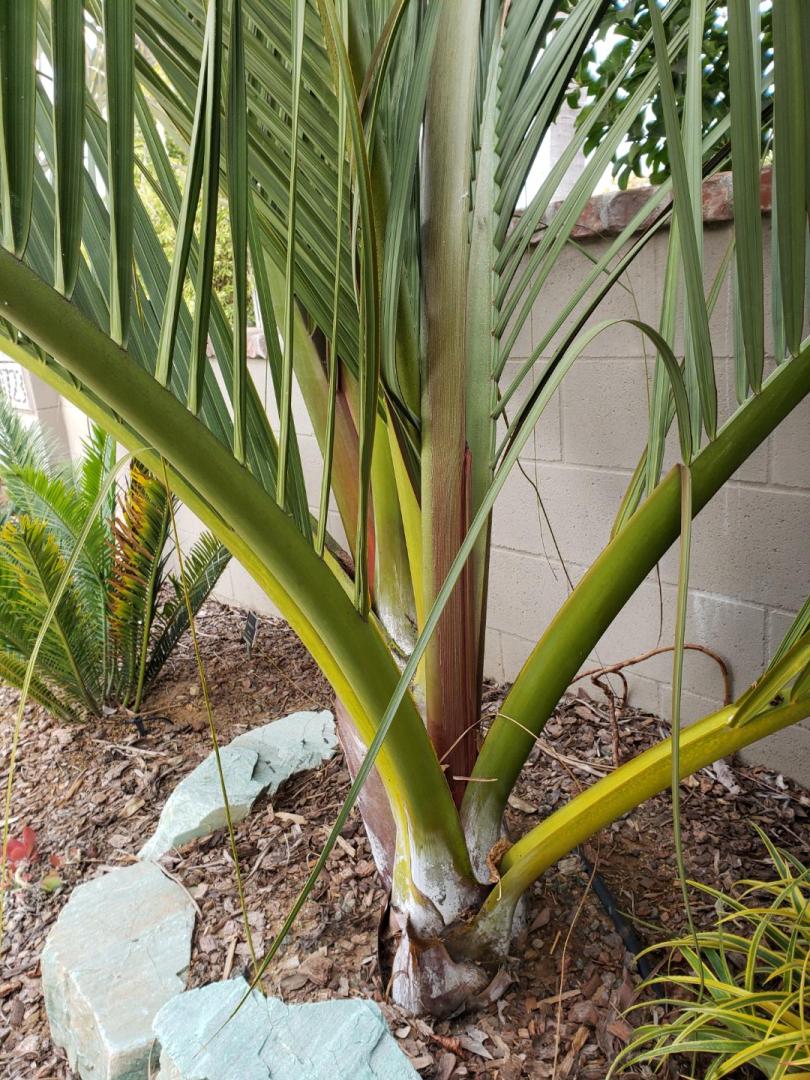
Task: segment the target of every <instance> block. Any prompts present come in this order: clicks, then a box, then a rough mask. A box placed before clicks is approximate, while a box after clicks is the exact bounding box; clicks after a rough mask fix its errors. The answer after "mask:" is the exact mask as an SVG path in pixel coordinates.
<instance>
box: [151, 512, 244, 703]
mask: <svg viewBox="0 0 810 1080" xmlns="http://www.w3.org/2000/svg"><path fill="white" fill-rule="evenodd" d="M230 557H231V556H230V552H229V551H228V549H227V548H226V547H223V545H222V544H220V543H219V541H218V540H217V539H216V538H215V537H214V536H212V535H211V533H209V532H205V533H203V534H202V536H200V538H199V539H198V540H197V542H196V544H195V545H194V547H193V548H192V549H191V551H190V552H189V553H188V555H186V556H185V558H184V561H183V569H184V572H185V574H184V576H185V585H186V589H187V590H188V598H189V602H190V604H191V610H192V612H193V613H194V614H195V615H196V613H197V612H198V611H199V609H200V607H201V606H202V605H203V604H204V603H205V601H206V600H207V598H208V596H209V595H210V593H211V590H212V589H213V588H214V586H215V585H216V583H217V581H219V578H220V576H221V574H222V571H223V570H224V569H225V567H226V566H227V565H228V560H229V559H230ZM168 580H169V582H170V583H171V586H172V590H173V595H172V597H171V598H170V599H169V600H167V601H166V603H165V604H164V605H163V607H162V608H161V609H160V611H159V612H158V614H157V615H156V617H155V631H156V634H157V636H156V637H155V640H154V642H153V644H152V648H151V650H150V653H149V661H148V663H147V666H146V680H145V687H148V686H150V685H151V683H152V682H154V680H155V679H156V678H157V676H158V675H159V674H160V672H161V669H162V668H163V665H164V664H165V663H166V661H167V660H168V658H169V656H170V655H171V653H172V651H173V649H174V647H175V645H176V644H177V642H178V641H179V640H180V638H181V637H182V635H183V634H184V633H185V632H186V630H187V629H188V609H187V607H186V601H185V597H184V595H183V589H182V585H181V582H180V581H179V580H178V578H177V577H176V576H175V575H174V574H169V575H168Z"/></svg>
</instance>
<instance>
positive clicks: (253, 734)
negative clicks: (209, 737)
mask: <svg viewBox="0 0 810 1080" xmlns="http://www.w3.org/2000/svg"><path fill="white" fill-rule="evenodd" d="M336 746H337V734H336V732H335V721H334V718H333V717H332V714H331V713H330V712H328V711H323V712H318V713H316V712H298V713H291V714H290V715H289V716H285V717H284V718H283V719H281V720H274V721H273V722H272V723H270V724H264V725H263V726H262V727H258V728H254V729H253V730H251V731H246V732H245V733H244V734H243V735H238V736H237V737H236V738H235V739H234V740H233V741H232V742H230V743H229V744H228V745H227V746H224V747H223V748H222V749H221V750H220V754H219V756H220V762H221V764H222V773H223V776H224V778H225V789H226V791H227V792H228V803H229V806H230V810H231V819H232V820H233V821H234V822H237V821H241V820H242V819H243V818H245V817H247V815H248V814H249V813H250V809H251V807H252V806H253V803H254V802H255V801H256V799H257V798H258V797H259V795H261V794H262V792H264V791H267V790H269V791H270V794H271V795H272V794H274V793H275V792H276V790H277V789H278V788H279V787H280V785H281V784H282V783H283V782H284V781H285V780H286V779H287V778H288V777H290V776H292V775H293V773H297V772H302V771H303V770H304V769H313V768H315V767H316V766H318V765H320V764H322V763H323V762H324V761H327V760H328V759H329V758H330V757H331V756H332V754H333V753H334V752H335V747H336ZM226 824H227V819H226V817H225V803H224V800H223V798H222V786H221V784H220V779H219V771H218V769H217V762H216V758H215V756H214V754H213V752H212V753H211V754H209V755H208V757H207V758H206V759H205V761H203V762H202V763H201V764H200V765H198V766H197V768H196V769H193V770H192V771H191V772H190V773H189V774H188V776H186V777H184V778H183V779H182V780H181V781H180V783H179V784H178V785H177V787H176V788H175V789H174V791H173V792H172V793H171V795H170V796H169V798H168V800H167V802H166V805H165V806H164V807H163V812H162V813H161V815H160V821H159V822H158V827H157V829H156V831H155V833H154V835H153V836H152V837H151V838H150V839H149V840H147V842H146V843H145V844H144V846H143V847H142V848H141V850H140V851H139V852H138V855H139V857H140V858H141V859H157V858H159V857H160V856H161V855H163V854H164V853H165V852H167V851H170V850H171V849H172V848H175V847H180V846H181V845H183V844H186V843H188V841H189V840H194V839H195V838H196V837H198V836H208V835H210V834H211V833H212V832H216V831H217V829H224V828H225V826H226Z"/></svg>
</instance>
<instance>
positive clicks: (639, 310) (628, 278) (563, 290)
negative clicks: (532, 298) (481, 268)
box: [532, 240, 660, 359]
mask: <svg viewBox="0 0 810 1080" xmlns="http://www.w3.org/2000/svg"><path fill="white" fill-rule="evenodd" d="M609 243H610V241H604V240H597V241H593V242H592V243H589V244H588V253H589V254H590V255H592V256H593V257H594V258H597V259H598V258H600V257H601V255H602V254H603V252H604V250H605V248H606V246H607V245H608V244H609ZM592 269H593V263H592V262H591V261H590V259H589V258H587V256H586V255H584V254H583V253H582V252H581V251H579V250H578V249H577V248H574V247H573V246H568V247H567V248H566V249H565V250H564V251H563V252H562V254H561V256H560V257H559V259H558V260H557V264H556V266H555V269H554V272H553V273H552V275H551V277H550V278H549V279H548V281H546V282H545V283H544V285H543V287H542V289H541V292H540V296H539V298H538V300H537V302H536V303H535V305H534V311H533V314H532V321H533V336H534V341H535V344H536V345H538V344H539V343H540V342H541V340H542V339H543V337H544V336H545V335H546V333H547V332H548V331H549V330H550V328H551V326H552V325H553V323H554V322H555V320H556V318H557V316H558V313H559V312H560V310H561V309H562V308H563V307H566V306H567V305H568V303H569V302H570V300H571V298H572V297H573V295H574V293H575V292H576V290H577V288H578V286H579V284H580V283H581V281H582V279H583V278H584V277H585V276H586V275H587V274H589V273H590V272H591V270H592ZM622 281H623V283H624V285H625V286H626V288H622V287H621V286H614V287H613V289H611V291H610V292H609V293H608V295H607V297H606V298H605V299H604V300H603V301H602V302H601V303H600V305H599V307H598V308H597V310H596V311H595V312H594V313H593V314H592V315H591V316H590V317H589V318H588V321H587V323H586V324H585V329H586V330H587V329H590V328H591V327H592V326H594V325H595V324H597V323H599V322H603V321H605V320H609V319H629V318H632V319H637V318H639V315H640V317H641V319H642V320H643V321H645V322H651V323H652V325H653V326H655V325H657V323H658V311H659V306H660V293H659V292H658V288H657V283H658V281H659V278H658V276H657V274H656V261H655V253H654V245H648V246H647V247H646V248H644V250H643V251H642V252H641V253H640V254H639V256H638V258H637V259H636V260H635V261H634V263H633V264H632V266H630V268H629V269H628V271H627V272H626V273H625V275H624V277H623V278H622ZM628 289H630V290H632V292H630V291H628ZM594 293H595V290H593V289H592V290H591V293H590V294H589V295H588V296H586V297H585V300H584V301H581V302H580V304H579V305H578V307H577V309H576V312H577V313H579V312H581V311H582V310H583V309H584V308H585V307H586V306H587V304H588V303H589V302H590V296H591V295H593V294H594ZM634 297H635V299H634ZM636 305H638V307H636ZM560 339H561V335H560V334H558V335H556V337H555V338H554V339H553V340H552V342H551V344H550V345H549V346H548V347H547V348H545V349H544V350H543V355H544V356H550V355H552V354H553V351H554V347H555V345H558V344H559V341H560ZM644 347H645V346H644V345H643V344H642V339H641V336H640V332H639V331H638V330H636V329H635V327H631V326H629V325H627V324H626V323H618V324H616V325H615V326H611V327H609V328H608V329H606V330H604V331H603V332H602V333H601V334H599V335H598V337H596V338H595V339H594V340H593V341H591V342H590V343H589V344H588V346H587V347H586V349H585V351H584V353H583V356H618V357H623V358H625V359H626V358H628V357H631V356H635V357H643V356H644ZM647 351H648V352H649V351H650V349H649V347H647Z"/></svg>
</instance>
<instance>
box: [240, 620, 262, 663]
mask: <svg viewBox="0 0 810 1080" xmlns="http://www.w3.org/2000/svg"><path fill="white" fill-rule="evenodd" d="M258 632H259V616H258V615H257V614H256V612H255V611H249V612H248V613H247V618H246V619H245V628H244V630H243V631H242V641H244V643H245V647H246V648H247V654H248V660H249V659H250V655H251V653H252V652H253V644H254V642H255V641H256V634H257V633H258Z"/></svg>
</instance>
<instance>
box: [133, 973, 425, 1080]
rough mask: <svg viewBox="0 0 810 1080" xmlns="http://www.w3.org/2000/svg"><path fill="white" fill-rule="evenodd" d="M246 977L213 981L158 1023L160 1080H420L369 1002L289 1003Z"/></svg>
mask: <svg viewBox="0 0 810 1080" xmlns="http://www.w3.org/2000/svg"><path fill="white" fill-rule="evenodd" d="M247 993H248V984H247V982H245V980H244V979H242V978H239V979H233V980H232V981H230V982H218V983H211V984H210V985H208V986H203V987H201V988H199V989H197V990H189V991H187V992H186V993H185V994H180V995H179V996H178V997H175V998H174V999H173V1000H172V1001H169V1002H168V1003H167V1004H166V1005H164V1006H163V1008H162V1009H161V1010H160V1012H159V1013H158V1015H157V1016H156V1017H155V1022H154V1033H155V1037H156V1038H157V1040H158V1042H159V1043H160V1047H161V1053H160V1071H159V1072H158V1073H157V1077H156V1080H203V1078H204V1080H271V1078H272V1080H323V1078H324V1077H329V1080H418V1077H417V1074H416V1072H415V1071H414V1069H413V1067H412V1066H411V1064H410V1062H409V1061H408V1059H407V1058H406V1057H405V1055H404V1054H403V1053H402V1051H401V1050H400V1049H399V1047H398V1046H397V1044H396V1042H395V1041H394V1039H393V1038H392V1037H391V1035H390V1033H389V1031H388V1028H387V1026H386V1023H385V1020H384V1018H383V1015H382V1013H381V1012H380V1010H379V1009H378V1007H377V1006H376V1005H375V1004H374V1003H373V1002H371V1001H363V1000H359V999H354V1000H349V1001H325V1002H318V1003H317V1004H308V1005H285V1004H284V1002H283V1001H279V1000H278V999H277V998H265V997H263V996H262V995H261V994H260V993H259V992H258V990H254V991H253V992H252V993H250V994H249V995H248V997H247V998H246V999H245V1001H244V1004H243V1005H242V1006H241V1008H239V1010H238V1012H236V1013H235V1014H234V1010H235V1009H236V1007H237V1006H238V1005H239V1004H240V1002H242V999H243V998H245V994H247Z"/></svg>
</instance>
